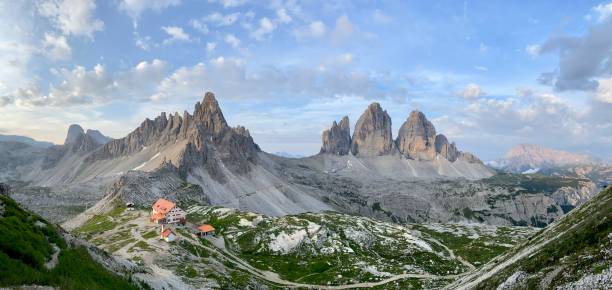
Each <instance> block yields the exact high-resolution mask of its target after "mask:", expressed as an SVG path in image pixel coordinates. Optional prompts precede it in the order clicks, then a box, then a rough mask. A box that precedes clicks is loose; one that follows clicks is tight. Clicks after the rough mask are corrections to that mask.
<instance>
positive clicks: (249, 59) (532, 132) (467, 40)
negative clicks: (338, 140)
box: [0, 0, 612, 160]
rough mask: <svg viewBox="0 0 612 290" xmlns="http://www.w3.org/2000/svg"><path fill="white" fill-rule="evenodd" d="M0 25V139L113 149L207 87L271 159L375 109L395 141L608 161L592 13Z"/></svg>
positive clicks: (70, 10) (342, 9) (57, 14)
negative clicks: (542, 151) (539, 150)
mask: <svg viewBox="0 0 612 290" xmlns="http://www.w3.org/2000/svg"><path fill="white" fill-rule="evenodd" d="M531 2H533V3H531ZM0 19H2V20H0V21H2V22H4V23H2V24H3V25H2V26H1V27H0V64H1V65H2V66H3V67H4V68H6V69H4V70H3V71H2V72H0V134H19V135H27V136H31V137H34V138H37V139H41V140H48V141H53V142H56V143H61V142H62V141H63V138H64V136H65V131H66V129H67V127H68V125H69V124H71V123H79V124H81V125H82V126H84V127H85V128H93V129H99V130H101V131H102V132H104V133H105V134H107V135H110V136H111V137H115V138H119V137H122V136H124V135H125V134H127V133H129V132H130V131H131V130H133V129H134V128H135V127H136V126H138V125H139V123H140V122H142V120H143V119H144V118H146V117H149V118H153V117H155V116H156V115H158V114H159V112H161V111H166V112H174V111H179V112H182V111H183V110H188V111H192V109H193V104H194V103H195V102H196V101H198V100H200V99H201V98H202V96H203V93H204V91H207V90H211V91H213V92H215V93H216V95H217V98H218V100H219V102H220V103H221V105H222V109H223V110H224V112H225V115H226V118H227V119H228V121H229V122H230V124H232V125H244V126H246V127H247V128H249V129H250V131H251V134H252V135H253V136H254V138H255V141H256V142H257V143H259V144H260V146H261V147H262V148H263V149H264V150H266V151H270V152H278V151H284V152H290V153H294V154H301V155H308V154H314V153H316V152H317V151H318V150H319V147H320V133H321V131H322V130H324V129H325V128H327V127H328V126H329V125H330V124H331V122H332V121H333V120H338V119H340V118H341V117H342V116H343V115H348V116H349V118H350V120H351V123H352V124H354V122H355V121H356V120H357V118H358V117H359V115H360V113H361V112H362V111H363V110H364V109H365V107H366V106H367V105H368V104H369V103H370V102H373V101H377V102H380V103H381V104H382V105H383V108H385V109H387V110H388V111H389V113H390V114H391V117H392V119H393V130H394V134H395V133H396V132H397V129H398V128H399V126H400V125H401V123H402V122H403V121H404V120H405V119H406V117H407V116H408V114H409V113H410V111H411V110H413V109H419V110H422V111H423V112H425V114H426V115H427V116H428V118H430V119H431V120H432V121H433V122H434V125H435V126H436V128H437V130H438V131H439V132H441V133H444V134H446V135H447V136H448V137H449V138H450V139H451V140H454V141H456V142H457V143H458V146H459V148H460V149H463V150H467V151H471V152H474V153H476V154H477V155H478V156H480V157H481V158H482V159H485V160H489V159H494V158H497V157H499V156H501V155H502V154H503V153H504V152H505V151H506V150H507V149H508V148H509V147H511V146H513V145H515V144H518V143H535V144H540V145H544V146H550V147H554V148H558V149H566V150H571V151H579V152H587V153H592V154H594V155H596V156H601V157H604V158H610V157H612V155H611V154H612V153H610V150H606V148H609V146H610V145H612V117H610V116H612V78H611V74H612V61H610V59H611V58H612V40H610V39H612V37H610V35H612V4H610V3H608V2H600V1H529V2H525V1H514V2H509V1H435V3H429V2H426V1H339V2H331V1H321V2H318V1H297V0H295V1H280V0H279V1H257V2H255V1H247V0H215V1H213V0H211V1H191V0H182V1H181V0H158V1H145V0H114V1H93V0H39V1H22V2H21V4H14V3H13V2H12V1H4V2H0Z"/></svg>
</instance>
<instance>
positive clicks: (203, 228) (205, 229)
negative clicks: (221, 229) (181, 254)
mask: <svg viewBox="0 0 612 290" xmlns="http://www.w3.org/2000/svg"><path fill="white" fill-rule="evenodd" d="M198 230H200V232H203V233H208V232H212V231H214V230H215V228H214V227H213V226H211V225H201V226H199V227H198Z"/></svg>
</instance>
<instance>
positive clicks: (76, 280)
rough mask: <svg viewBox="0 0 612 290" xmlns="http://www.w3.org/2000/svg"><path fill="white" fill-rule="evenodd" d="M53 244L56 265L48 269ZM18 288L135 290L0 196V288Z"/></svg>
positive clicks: (38, 218)
mask: <svg viewBox="0 0 612 290" xmlns="http://www.w3.org/2000/svg"><path fill="white" fill-rule="evenodd" d="M53 244H55V245H56V246H57V247H58V248H59V249H60V253H59V255H58V260H57V261H58V262H57V264H56V265H55V267H53V268H51V269H47V267H45V263H46V262H48V261H49V260H50V259H51V257H52V255H53V253H54V249H53ZM18 285H49V286H55V287H59V288H61V289H138V288H136V287H135V286H133V285H132V284H130V283H129V282H128V281H127V280H125V279H123V278H122V277H119V276H118V275H115V274H113V273H111V272H109V271H107V270H106V269H105V268H103V267H102V266H101V265H99V264H97V263H96V262H95V261H94V260H93V259H92V258H91V256H90V255H89V253H88V252H87V250H86V249H85V248H83V247H76V248H72V247H70V246H69V245H68V244H67V243H66V242H65V240H64V239H63V238H62V236H61V235H60V234H59V232H58V230H57V228H56V227H55V226H53V225H52V224H50V223H49V222H47V221H45V220H44V219H42V218H41V217H39V216H37V215H35V214H32V213H30V212H28V211H26V210H24V209H22V208H21V207H19V205H18V204H17V203H16V202H15V201H14V200H12V199H11V198H9V197H6V196H0V287H5V286H18Z"/></svg>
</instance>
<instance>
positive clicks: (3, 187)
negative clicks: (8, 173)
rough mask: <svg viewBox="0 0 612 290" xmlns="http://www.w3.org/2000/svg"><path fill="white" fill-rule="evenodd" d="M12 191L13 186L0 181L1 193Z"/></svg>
mask: <svg viewBox="0 0 612 290" xmlns="http://www.w3.org/2000/svg"><path fill="white" fill-rule="evenodd" d="M10 193H11V187H10V186H9V185H8V184H6V183H1V182H0V195H9V194H10Z"/></svg>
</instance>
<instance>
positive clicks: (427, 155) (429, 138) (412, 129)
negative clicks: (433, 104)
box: [395, 111, 446, 160]
mask: <svg viewBox="0 0 612 290" xmlns="http://www.w3.org/2000/svg"><path fill="white" fill-rule="evenodd" d="M435 139H436V128H434V125H433V124H432V123H431V122H430V121H429V120H427V118H425V115H424V114H423V113H422V112H420V111H412V112H411V113H410V116H409V117H408V119H407V120H406V122H404V124H402V126H401V127H400V129H399V133H398V136H397V140H396V141H395V143H396V145H397V148H398V149H399V152H400V153H401V154H402V155H403V156H404V157H406V158H410V159H415V160H433V159H434V158H435V157H436V148H435ZM444 139H446V138H444Z"/></svg>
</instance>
